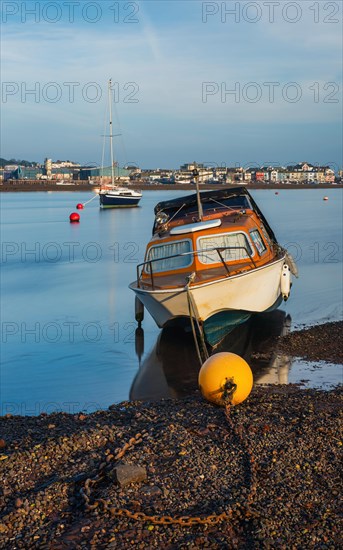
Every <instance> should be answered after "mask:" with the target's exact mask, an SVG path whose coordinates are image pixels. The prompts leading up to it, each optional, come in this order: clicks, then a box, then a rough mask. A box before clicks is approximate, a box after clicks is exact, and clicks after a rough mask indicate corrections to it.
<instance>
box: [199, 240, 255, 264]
mask: <svg viewBox="0 0 343 550" xmlns="http://www.w3.org/2000/svg"><path fill="white" fill-rule="evenodd" d="M226 247H227V248H226ZM213 248H223V249H224V250H220V253H221V255H222V257H223V259H224V260H225V261H226V262H230V261H238V260H245V259H246V258H249V254H250V255H251V256H253V255H254V253H253V250H252V248H251V246H250V244H249V241H248V239H247V237H246V235H245V234H244V233H241V232H237V233H224V234H220V235H211V237H200V238H199V239H198V241H197V249H198V250H202V251H204V252H203V253H199V254H198V258H199V261H200V262H201V263H203V264H217V263H220V262H221V258H220V255H219V254H218V252H217V251H216V250H211V249H213Z"/></svg>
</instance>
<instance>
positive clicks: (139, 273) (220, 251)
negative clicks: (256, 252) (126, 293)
mask: <svg viewBox="0 0 343 550" xmlns="http://www.w3.org/2000/svg"><path fill="white" fill-rule="evenodd" d="M226 250H229V251H231V250H243V251H244V252H245V253H246V255H247V258H244V259H248V258H249V259H250V261H251V262H252V264H253V266H254V267H255V268H256V263H255V261H254V259H253V257H252V255H251V252H250V250H248V248H247V247H246V246H217V247H215V248H205V249H202V250H191V251H190V252H181V253H180V254H172V255H171V256H163V258H154V259H151V260H147V261H145V262H142V263H141V264H138V265H137V268H136V269H137V287H138V288H140V280H141V278H142V273H143V270H144V269H145V267H146V266H148V267H149V270H146V272H147V273H149V274H150V282H151V286H152V289H154V270H153V265H152V264H154V263H155V262H162V261H165V260H170V259H172V258H180V257H181V256H195V255H196V256H202V255H204V254H206V253H207V252H217V254H218V256H219V258H220V261H221V263H222V264H223V267H224V269H225V271H226V275H227V277H229V276H230V269H229V266H228V265H227V261H225V258H224V257H223V252H224V251H226Z"/></svg>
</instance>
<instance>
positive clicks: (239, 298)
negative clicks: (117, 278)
mask: <svg viewBox="0 0 343 550" xmlns="http://www.w3.org/2000/svg"><path fill="white" fill-rule="evenodd" d="M284 263H285V259H284V258H281V259H279V260H277V261H275V262H272V263H270V264H267V265H265V266H263V267H259V268H256V269H253V270H251V271H247V272H245V273H240V274H239V275H235V276H230V277H227V278H225V279H220V280H217V281H211V282H209V283H203V284H199V285H196V284H195V285H192V286H191V287H190V294H191V296H192V301H193V304H194V306H195V309H196V313H197V317H198V319H199V320H201V321H206V319H209V318H210V317H212V316H213V315H215V314H216V313H219V312H221V311H227V310H236V311H247V312H252V313H253V312H262V311H266V310H268V309H269V308H271V307H272V306H273V305H274V304H275V303H276V302H277V301H278V299H279V298H280V294H281V276H282V270H283V265H284ZM185 283H186V282H185ZM130 288H131V289H132V290H133V291H134V292H135V293H136V294H137V296H138V298H139V300H140V301H141V302H142V303H143V304H144V306H145V307H146V309H147V310H148V311H149V313H150V315H151V316H152V317H153V319H154V320H155V322H156V324H157V325H158V326H159V327H163V326H165V325H166V323H167V322H168V321H171V320H172V319H175V318H177V317H189V306H188V299H187V291H186V289H185V288H179V289H171V290H146V289H142V288H138V287H137V283H136V282H134V283H131V285H130Z"/></svg>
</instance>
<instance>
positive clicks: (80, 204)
mask: <svg viewBox="0 0 343 550" xmlns="http://www.w3.org/2000/svg"><path fill="white" fill-rule="evenodd" d="M76 208H77V209H78V210H83V204H82V202H79V203H78V204H77V205H76Z"/></svg>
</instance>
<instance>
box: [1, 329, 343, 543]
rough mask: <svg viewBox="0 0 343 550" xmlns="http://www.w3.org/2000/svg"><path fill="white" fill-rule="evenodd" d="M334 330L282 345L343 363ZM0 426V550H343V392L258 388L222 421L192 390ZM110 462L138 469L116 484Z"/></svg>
mask: <svg viewBox="0 0 343 550" xmlns="http://www.w3.org/2000/svg"><path fill="white" fill-rule="evenodd" d="M341 331H342V323H329V324H326V325H322V326H318V327H313V328H311V329H308V330H303V331H298V332H295V333H292V334H291V335H289V336H287V337H285V338H283V339H281V340H280V342H279V345H280V346H285V347H284V348H283V349H285V350H287V352H289V353H295V354H296V355H298V351H299V350H300V349H302V351H303V353H304V354H305V355H306V356H307V357H309V356H310V355H311V353H312V352H313V353H314V355H313V356H312V357H314V356H315V357H317V358H320V359H322V360H330V361H333V360H335V361H336V362H339V363H340V362H341V361H342V349H341V348H342V346H341V340H340V339H339V338H338V336H339V335H340V334H341ZM0 430H1V431H0V434H1V435H0V437H1V438H2V439H1V440H0V462H1V471H0V510H1V512H0V514H1V516H0V548H6V549H8V548H13V549H14V548H37V549H38V548H39V549H41V548H50V549H53V550H59V549H68V548H73V549H74V548H75V549H77V548H94V549H98V548H109V549H110V548H118V549H121V548H147V549H150V548H159V549H160V548H165V549H166V550H171V549H179V548H182V549H185V548H193V549H200V548H215V549H219V548H220V549H221V548H223V549H224V548H228V549H230V548H241V549H243V548H244V549H246V548H284V549H286V548H287V549H288V548H299V549H300V548H301V549H303V548H316V549H317V548H318V549H319V548H332V549H336V548H338V547H340V545H341V538H340V533H341V527H342V526H341V525H340V515H339V514H340V509H339V502H340V495H341V494H342V481H341V478H340V466H339V456H340V455H341V453H342V387H338V388H336V389H333V390H332V391H330V392H324V391H318V390H303V389H301V388H300V387H298V386H292V385H290V386H271V387H255V388H254V389H253V391H252V393H251V394H250V396H249V398H248V399H247V400H246V401H245V402H244V403H242V404H241V405H239V406H236V407H234V408H232V409H231V411H230V413H229V416H228V417H227V416H226V415H225V409H224V408H219V407H216V406H214V405H211V404H210V403H207V402H206V401H204V399H203V398H202V397H201V395H200V394H199V392H197V393H195V394H194V395H193V396H192V397H188V398H186V399H183V400H179V401H173V400H163V401H160V402H157V403H142V402H123V403H120V404H118V405H113V406H111V407H110V408H109V410H107V411H99V412H95V413H92V414H89V415H85V414H75V415H70V414H64V413H55V414H51V415H45V414H41V415H40V416H38V417H14V416H13V417H12V416H10V415H9V416H7V417H3V418H1V419H0ZM139 433H141V434H143V437H138V438H136V435H137V434H139ZM130 438H134V439H133V440H132V441H131V447H129V448H128V449H127V450H126V452H124V454H123V456H122V457H120V456H119V455H118V449H123V448H124V445H125V444H126V443H127V442H129V441H130ZM124 449H125V448H124ZM116 458H117V459H118V460H116ZM118 463H119V464H126V465H131V466H134V467H136V468H137V467H139V470H135V471H133V473H132V472H131V474H132V475H133V478H132V479H136V481H135V482H133V483H131V484H128V485H125V484H123V481H122V485H120V484H118V479H119V480H120V479H121V478H120V476H119V473H118V472H119V470H118V469H117V471H116V467H118ZM137 471H138V473H139V475H137ZM142 472H143V474H142ZM100 499H102V500H100ZM94 505H95V506H94ZM117 514H122V515H117ZM165 516H168V517H167V519H163V518H165ZM182 516H187V517H188V520H186V521H184V524H183V525H181V524H180V521H179V519H178V518H180V517H182ZM209 516H211V518H209ZM161 517H162V524H160V523H159V521H161ZM168 518H169V519H168ZM190 518H191V519H190ZM192 518H193V519H192ZM220 519H222V521H219V520H220ZM175 520H177V521H179V522H178V523H172V522H173V521H175ZM181 523H182V520H181Z"/></svg>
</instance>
